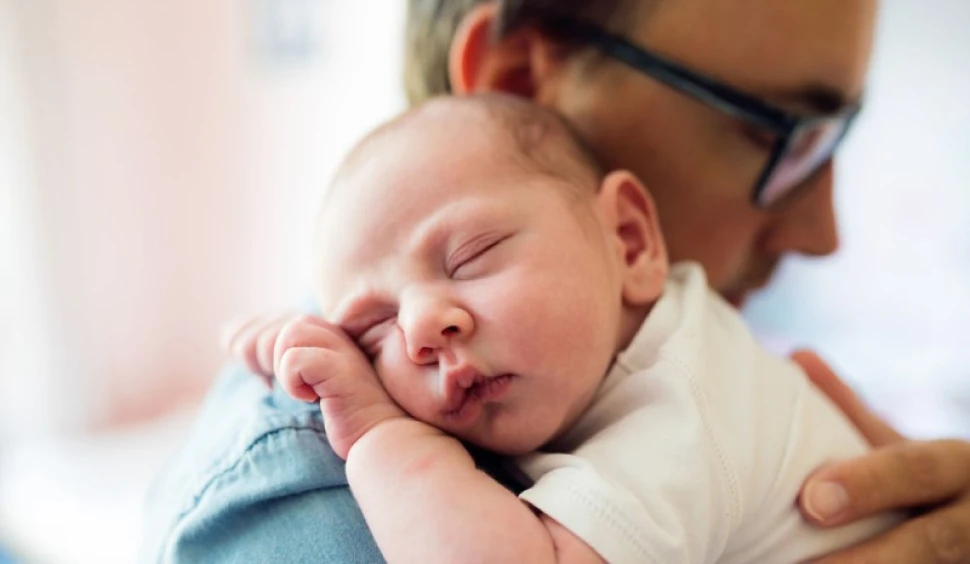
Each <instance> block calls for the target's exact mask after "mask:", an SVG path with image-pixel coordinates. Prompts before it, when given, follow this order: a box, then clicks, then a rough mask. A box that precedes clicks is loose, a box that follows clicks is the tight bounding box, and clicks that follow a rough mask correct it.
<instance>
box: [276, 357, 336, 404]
mask: <svg viewBox="0 0 970 564" xmlns="http://www.w3.org/2000/svg"><path fill="white" fill-rule="evenodd" d="M334 356H335V355H334V354H333V351H331V350H329V349H325V348H319V347H290V348H288V349H286V350H285V351H283V353H282V355H281V357H280V359H279V361H278V362H277V363H276V366H277V370H276V379H277V380H279V382H280V386H282V388H283V389H284V390H286V393H288V394H290V395H291V396H293V397H295V398H296V399H298V400H303V401H317V400H318V399H320V396H319V395H318V394H317V392H316V390H314V386H315V385H316V386H320V385H321V383H322V382H325V381H326V376H327V371H329V370H332V369H333V366H334Z"/></svg>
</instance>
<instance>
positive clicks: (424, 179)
mask: <svg viewBox="0 0 970 564" xmlns="http://www.w3.org/2000/svg"><path fill="white" fill-rule="evenodd" d="M316 238H317V239H316V260H317V289H318V295H319V298H320V304H321V307H322V310H323V313H324V316H325V317H327V318H328V319H329V320H330V321H332V322H334V323H336V324H338V325H340V326H341V327H343V328H344V329H345V330H346V331H347V332H348V334H349V335H350V336H351V337H352V338H354V339H355V340H356V341H357V343H358V344H359V345H360V347H361V348H362V349H363V350H364V351H365V352H366V353H367V354H368V355H369V356H370V357H371V358H372V359H373V362H374V366H375V368H376V370H377V373H378V375H379V376H380V378H381V380H382V382H383V383H384V386H385V388H386V389H387V390H388V392H389V393H390V395H391V397H393V398H394V400H395V401H396V402H397V403H398V404H400V406H401V407H402V408H404V409H405V410H406V411H407V412H409V413H410V414H411V415H412V416H413V417H415V418H417V419H420V420H422V421H425V422H427V423H430V424H432V425H434V426H436V427H440V428H442V429H443V430H445V431H447V432H450V433H452V434H454V435H456V436H457V437H459V438H461V439H464V440H467V441H469V442H471V443H474V444H477V445H479V446H482V447H484V448H487V449H490V450H494V451H496V452H502V453H508V454H519V453H524V452H528V451H532V450H535V449H536V448H538V447H540V446H542V445H543V444H545V443H547V442H549V441H550V440H551V439H553V438H555V437H556V436H557V435H558V434H559V433H560V432H561V431H563V430H564V429H565V428H566V427H568V426H569V425H570V424H571V423H572V422H573V421H574V420H575V418H576V417H577V416H578V415H579V414H581V413H582V412H583V410H584V409H585V408H586V407H587V406H588V405H589V402H590V400H591V399H592V397H593V395H594V393H595V391H596V389H597V387H598V385H599V384H600V382H601V381H602V380H603V378H604V376H605V374H606V372H607V370H608V368H609V365H610V362H611V360H612V359H613V357H614V355H615V354H616V353H617V352H618V351H620V350H622V349H623V348H625V347H626V345H627V344H628V343H629V341H630V339H632V337H633V334H634V333H635V332H636V330H637V328H638V327H639V325H640V324H641V323H642V321H643V319H644V317H645V316H646V313H647V311H649V308H650V307H651V306H652V304H653V303H654V302H655V301H656V299H657V298H658V297H659V295H660V293H661V292H662V290H663V286H664V281H665V279H666V273H667V261H666V255H665V251H664V246H663V241H662V238H661V235H660V230H659V226H658V223H657V219H656V215H655V213H654V210H653V203H652V202H651V200H650V198H649V196H648V195H647V193H646V191H645V190H644V188H643V187H642V186H641V185H640V183H639V181H638V180H637V179H636V178H635V177H633V176H632V175H631V174H629V173H627V172H623V171H618V172H612V173H609V174H606V175H604V174H603V173H602V172H601V171H600V170H599V169H598V167H597V165H596V164H595V161H594V159H593V158H592V157H591V156H590V155H589V153H588V152H587V151H586V150H585V149H584V148H583V146H582V145H581V143H580V142H579V141H578V140H577V139H576V138H575V136H573V134H572V133H571V131H570V130H569V128H568V127H567V126H566V125H565V123H564V122H563V121H561V120H560V118H558V117H557V116H556V115H555V114H553V113H551V112H550V111H548V110H545V109H542V108H539V107H537V106H534V105H531V104H528V103H527V102H524V101H520V100H517V99H514V98H508V97H499V96H483V97H460V98H459V97H449V98H439V99H435V100H432V101H430V102H428V103H425V104H424V105H422V106H420V107H418V108H417V109H414V110H412V111H410V112H408V113H406V114H404V115H403V116H401V117H398V118H397V119H395V120H393V121H391V122H389V123H388V124H386V125H384V126H382V127H380V128H379V129H378V130H376V131H375V132H373V133H371V134H370V135H369V136H368V137H367V138H365V139H364V140H363V141H362V142H361V143H360V144H359V145H358V146H357V147H356V148H355V149H354V150H353V151H352V152H351V154H350V155H349V156H348V158H347V159H346V161H345V162H344V164H343V165H342V166H341V169H340V170H339V171H338V173H337V175H336V177H335V180H334V182H333V185H332V186H331V188H330V192H329V193H328V195H327V198H326V202H325V204H324V206H323V209H322V211H321V213H320V217H319V219H318V228H317V235H316Z"/></svg>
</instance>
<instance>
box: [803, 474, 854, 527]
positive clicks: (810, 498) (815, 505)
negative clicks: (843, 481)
mask: <svg viewBox="0 0 970 564" xmlns="http://www.w3.org/2000/svg"><path fill="white" fill-rule="evenodd" d="M848 506H849V494H848V492H846V491H845V488H843V487H842V486H841V485H839V484H837V483H835V482H815V483H813V484H811V485H809V486H808V488H807V489H806V490H805V510H806V511H808V514H809V515H811V516H812V517H815V518H816V519H818V520H819V521H827V520H829V519H831V518H833V517H835V516H836V515H838V514H839V513H842V512H843V511H845V509H846V508H847V507H848Z"/></svg>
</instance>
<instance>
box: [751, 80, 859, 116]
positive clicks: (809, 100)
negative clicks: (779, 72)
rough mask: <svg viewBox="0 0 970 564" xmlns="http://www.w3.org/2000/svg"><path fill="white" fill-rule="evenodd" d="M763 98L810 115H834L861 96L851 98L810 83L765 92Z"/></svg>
mask: <svg viewBox="0 0 970 564" xmlns="http://www.w3.org/2000/svg"><path fill="white" fill-rule="evenodd" d="M765 98H766V99H768V100H772V101H773V102H778V103H780V104H784V105H793V106H797V107H799V108H804V109H806V110H808V111H809V112H811V113H812V114H819V115H826V114H834V113H836V112H838V111H839V110H842V109H844V108H846V107H847V106H849V105H850V104H853V103H858V100H859V98H861V96H851V95H848V94H846V93H845V92H843V91H841V90H839V89H838V88H835V87H833V86H829V85H826V84H821V83H810V84H805V85H803V86H799V87H796V88H786V89H783V90H774V91H769V92H766V94H765Z"/></svg>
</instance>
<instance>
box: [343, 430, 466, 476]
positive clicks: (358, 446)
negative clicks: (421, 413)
mask: <svg viewBox="0 0 970 564" xmlns="http://www.w3.org/2000/svg"><path fill="white" fill-rule="evenodd" d="M442 438H447V439H451V440H454V441H456V442H457V439H453V438H451V437H450V436H449V435H447V434H446V433H445V432H444V431H442V430H440V429H438V428H436V427H432V426H431V425H428V424H427V423H423V422H421V421H418V420H416V419H412V418H411V417H407V416H402V417H392V418H388V419H385V420H383V421H381V422H380V423H378V424H377V425H374V426H373V427H372V428H371V429H369V430H368V431H367V432H366V433H364V434H363V435H362V436H361V437H360V438H359V439H358V440H357V441H356V442H354V444H353V445H352V446H351V447H350V450H349V451H348V453H347V473H348V474H351V473H353V472H354V468H356V467H360V466H367V467H370V466H371V465H372V464H375V463H378V462H380V461H382V460H387V458H389V457H397V456H407V457H408V458H410V457H411V456H413V455H418V454H419V452H420V451H421V450H422V449H421V448H420V447H421V445H422V444H427V441H435V440H436V439H437V440H440V439H442Z"/></svg>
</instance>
